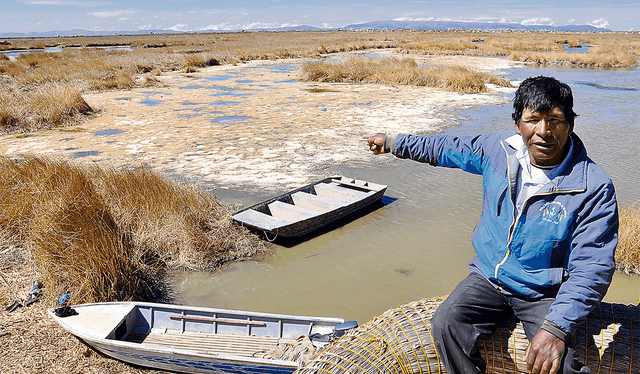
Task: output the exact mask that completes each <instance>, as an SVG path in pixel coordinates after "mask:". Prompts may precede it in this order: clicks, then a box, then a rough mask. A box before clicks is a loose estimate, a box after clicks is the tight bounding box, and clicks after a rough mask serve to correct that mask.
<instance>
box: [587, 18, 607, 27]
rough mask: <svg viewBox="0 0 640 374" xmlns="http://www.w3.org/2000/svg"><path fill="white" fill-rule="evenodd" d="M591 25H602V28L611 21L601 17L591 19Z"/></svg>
mask: <svg viewBox="0 0 640 374" xmlns="http://www.w3.org/2000/svg"><path fill="white" fill-rule="evenodd" d="M589 25H591V26H595V27H600V28H606V27H607V26H609V22H608V21H607V20H605V19H604V18H599V19H596V20H593V21H591V23H589Z"/></svg>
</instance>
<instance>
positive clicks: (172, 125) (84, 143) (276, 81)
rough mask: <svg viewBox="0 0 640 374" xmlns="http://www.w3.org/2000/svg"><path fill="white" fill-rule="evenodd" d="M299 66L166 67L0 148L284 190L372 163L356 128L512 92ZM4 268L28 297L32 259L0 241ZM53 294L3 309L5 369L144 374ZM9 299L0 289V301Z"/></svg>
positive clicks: (416, 127) (451, 110)
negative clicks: (89, 332) (63, 318)
mask: <svg viewBox="0 0 640 374" xmlns="http://www.w3.org/2000/svg"><path fill="white" fill-rule="evenodd" d="M375 54H376V55H386V54H388V55H393V56H397V55H394V54H393V53H392V52H390V51H375ZM345 56H346V55H343V54H339V55H335V56H331V58H344V57H345ZM418 59H421V60H425V61H426V60H430V61H429V63H438V64H445V63H450V64H463V65H469V66H475V67H476V68H478V69H482V70H485V71H489V72H494V73H496V72H497V70H499V69H502V68H507V67H511V66H513V65H515V63H513V62H510V61H507V60H505V59H497V58H473V57H455V58H425V57H418ZM305 62H308V61H305V60H287V61H253V62H250V63H246V64H243V65H240V66H220V67H211V68H207V69H202V70H201V71H199V72H196V73H189V74H186V73H170V74H166V75H164V76H161V77H159V80H160V84H159V85H158V86H156V87H152V88H136V89H133V90H128V91H111V92H104V93H97V94H90V95H86V96H85V99H86V100H87V102H88V103H89V104H90V105H91V106H92V107H94V108H99V109H100V110H101V112H100V114H99V115H97V116H95V117H94V118H91V119H89V120H87V121H85V122H83V123H81V124H80V125H78V126H72V127H67V128H58V129H53V130H48V131H40V132H36V133H32V134H29V135H27V136H25V135H7V136H2V137H0V154H3V155H9V156H16V155H21V154H41V155H56V156H61V157H63V158H70V159H73V160H75V161H77V162H87V163H90V162H98V163H100V164H101V165H111V166H116V167H121V166H127V165H135V164H139V163H144V164H147V165H149V166H150V167H152V168H153V169H155V170H159V171H162V172H165V173H167V174H168V175H170V176H173V177H176V178H178V179H183V180H188V181H190V182H198V183H199V184H201V185H204V186H205V187H206V188H208V189H213V190H217V191H220V190H223V189H243V188H249V189H258V188H260V189H282V188H285V187H291V186H300V185H301V184H303V183H304V182H306V181H308V180H309V179H315V178H317V177H318V176H326V175H327V174H330V173H331V172H332V170H331V169H332V165H336V164H340V163H348V162H353V163H358V162H365V163H366V162H368V157H373V156H371V155H368V154H367V152H366V149H365V147H364V142H363V141H362V140H360V136H361V135H362V134H364V133H367V132H372V131H381V132H411V133H423V132H428V131H432V130H434V129H437V128H438V126H441V125H443V124H448V123H449V124H450V123H451V121H455V118H456V117H455V112H456V110H457V109H458V108H461V107H466V106H474V105H497V104H504V103H505V102H506V99H505V96H504V94H503V92H504V91H505V90H511V89H502V88H500V89H499V88H494V89H493V90H492V91H491V92H488V93H483V94H474V95H468V94H458V93H452V92H444V91H439V90H435V89H430V88H424V87H411V86H399V87H391V86H384V85H373V84H366V85H355V84H329V83H322V84H319V83H305V82H299V81H297V77H298V72H297V67H299V65H300V64H303V63H305ZM0 271H2V273H3V274H5V275H6V278H7V281H8V282H9V284H10V285H11V287H12V288H13V289H14V290H15V291H14V292H16V293H17V294H19V297H23V298H24V297H26V296H27V295H26V293H27V291H28V289H29V286H30V285H31V283H32V282H33V280H34V277H35V271H33V269H32V268H31V267H30V266H29V261H28V254H26V253H24V251H23V250H21V249H19V248H0ZM45 292H46V285H45ZM55 297H57V296H56V295H48V300H47V301H45V302H38V303H36V304H33V305H31V306H30V307H28V308H26V309H22V310H17V311H14V312H12V313H7V312H6V311H5V310H4V309H0V350H2V352H3V353H2V359H1V360H0V372H1V373H35V372H38V373H93V372H95V373H139V372H152V371H148V370H141V369H136V368H133V367H130V366H128V365H125V364H123V363H120V362H116V361H114V360H111V359H108V358H105V357H102V356H100V355H99V354H97V353H95V352H94V351H93V350H91V349H89V348H88V347H86V346H85V345H84V344H83V343H81V342H79V341H78V340H77V339H75V338H74V337H72V336H71V335H70V334H68V333H66V332H64V331H62V330H61V329H60V328H58V327H57V326H56V325H55V324H54V323H53V322H52V321H51V320H50V319H49V318H48V317H47V316H46V313H45V305H47V304H48V305H51V303H52V300H55V299H54V298H55ZM14 298H15V297H14V296H12V295H11V294H10V293H9V292H8V291H7V289H6V287H5V286H4V285H2V284H0V300H13V299H14ZM7 305H8V304H7ZM7 305H3V308H4V307H5V306H7Z"/></svg>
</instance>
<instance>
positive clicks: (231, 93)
mask: <svg viewBox="0 0 640 374" xmlns="http://www.w3.org/2000/svg"><path fill="white" fill-rule="evenodd" d="M213 96H235V97H247V96H249V94H246V93H239V92H231V91H225V92H217V93H214V94H213Z"/></svg>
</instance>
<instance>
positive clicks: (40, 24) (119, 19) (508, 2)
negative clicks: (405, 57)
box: [0, 0, 640, 34]
mask: <svg viewBox="0 0 640 374" xmlns="http://www.w3.org/2000/svg"><path fill="white" fill-rule="evenodd" d="M385 20H420V21H427V20H429V21H443V20H448V21H476V22H494V23H519V24H524V25H549V26H564V25H593V26H597V27H606V28H609V29H611V30H615V31H639V30H640V0H601V1H592V0H584V1H577V0H536V1H518V0H480V1H470V0H436V1H431V0H370V1H367V0H356V1H350V0H314V1H309V0H251V1H245V0H224V1H223V0H213V1H212V0H176V1H170V0H142V1H137V0H0V34H2V33H9V32H20V33H28V32H45V31H53V30H72V29H86V30H92V31H104V32H105V33H109V32H114V31H138V30H153V29H172V30H174V31H201V32H206V31H235V30H242V29H254V28H275V27H288V26H300V25H309V26H316V27H322V28H338V27H343V26H347V25H349V24H355V23H364V22H369V21H385Z"/></svg>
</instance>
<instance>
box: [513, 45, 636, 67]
mask: <svg viewBox="0 0 640 374" xmlns="http://www.w3.org/2000/svg"><path fill="white" fill-rule="evenodd" d="M594 48H595V47H594ZM591 51H592V50H589V52H588V53H568V52H549V53H540V52H528V51H517V52H512V53H511V54H510V55H509V59H510V60H514V61H520V62H529V63H533V64H536V65H557V66H568V67H584V68H597V69H603V68H606V69H608V68H624V67H636V66H638V56H637V55H635V54H632V53H624V52H620V51H611V52H608V53H597V52H591ZM596 51H597V50H596Z"/></svg>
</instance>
